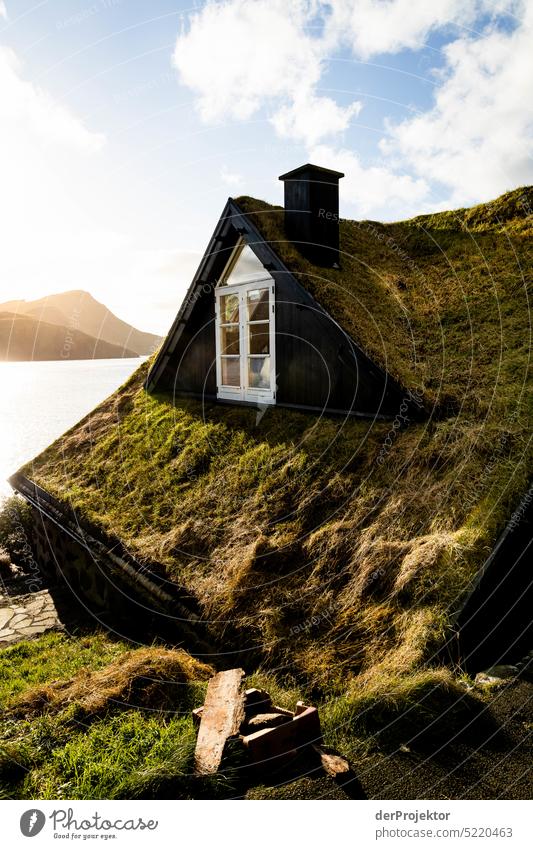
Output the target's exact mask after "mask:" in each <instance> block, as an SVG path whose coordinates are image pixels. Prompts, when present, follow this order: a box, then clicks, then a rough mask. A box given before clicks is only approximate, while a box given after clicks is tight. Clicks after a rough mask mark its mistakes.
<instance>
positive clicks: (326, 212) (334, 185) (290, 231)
mask: <svg viewBox="0 0 533 849" xmlns="http://www.w3.org/2000/svg"><path fill="white" fill-rule="evenodd" d="M341 177H344V174H341V172H340V171H331V170H330V169H329V168H320V167H319V166H318V165H309V164H307V165H302V166H301V167H300V168H295V169H294V171H289V172H288V173H287V174H282V175H281V177H280V178H279V179H280V180H283V182H284V184H285V232H286V234H287V237H288V238H289V239H290V240H291V241H292V242H295V243H296V244H297V246H298V249H299V250H300V252H301V253H302V254H304V256H306V257H307V258H308V259H309V260H311V262H314V263H315V264H316V265H323V266H329V267H331V266H332V265H335V264H336V263H338V262H339V180H340V178H341Z"/></svg>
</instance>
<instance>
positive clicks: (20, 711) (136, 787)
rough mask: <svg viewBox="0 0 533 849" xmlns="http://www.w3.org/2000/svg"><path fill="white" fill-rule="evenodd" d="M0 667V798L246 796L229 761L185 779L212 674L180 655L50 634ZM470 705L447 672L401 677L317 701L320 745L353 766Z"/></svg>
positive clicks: (304, 786)
mask: <svg viewBox="0 0 533 849" xmlns="http://www.w3.org/2000/svg"><path fill="white" fill-rule="evenodd" d="M19 659H22V660H23V663H22V664H21V663H19V662H18V661H19ZM0 663H1V669H2V673H3V679H4V680H3V691H2V693H3V710H2V711H1V712H0V798H20V799H52V798H54V799H55V798H57V799H132V798H166V797H168V798H175V799H184V798H228V797H233V796H236V795H242V794H243V793H245V792H246V790H247V787H248V785H244V784H243V783H242V781H241V780H240V773H239V771H238V769H236V767H237V766H238V765H237V764H235V765H234V767H231V765H230V766H228V768H225V769H224V770H223V772H222V773H221V774H219V775H217V776H213V777H211V778H208V779H206V778H200V777H198V776H194V774H193V755H194V747H195V741H196V735H195V730H194V727H193V724H192V719H191V714H190V711H191V708H192V707H193V706H196V705H199V704H201V703H202V702H203V698H204V695H205V686H206V685H205V679H206V677H208V675H209V674H211V671H212V670H210V669H209V668H208V667H205V666H204V665H203V664H200V663H198V662H197V661H195V660H194V659H193V658H191V657H190V656H188V655H186V654H185V653H184V652H182V651H180V650H177V651H169V650H166V649H162V648H157V647H152V648H141V649H134V650H130V649H128V647H127V646H126V645H125V644H124V643H115V642H114V641H113V640H111V639H110V638H109V637H107V636H105V635H102V634H94V635H91V636H88V637H83V638H75V637H65V636H59V635H47V636H43V637H40V638H39V639H36V640H34V641H31V642H26V643H21V644H19V645H18V646H15V647H13V648H8V649H3V650H0ZM248 684H249V685H250V686H260V687H265V688H266V689H268V691H269V692H270V693H271V695H272V697H273V700H274V702H275V703H277V704H280V705H282V706H285V707H289V708H294V705H295V702H296V700H297V698H300V697H301V696H302V695H303V696H304V697H306V693H305V691H304V692H302V690H297V689H295V688H290V687H287V685H286V683H284V682H283V681H281V680H280V679H279V678H277V677H276V676H274V675H273V674H272V673H269V672H265V671H261V670H260V671H257V672H256V673H255V674H253V675H251V676H250V677H249V678H248ZM309 695H310V694H307V696H309ZM170 705H171V706H172V708H171V709H170ZM471 709H472V705H471V700H470V699H466V696H465V692H464V690H463V689H462V688H461V687H459V686H458V684H457V683H456V682H454V681H453V679H452V677H451V675H450V673H449V672H447V671H445V670H441V671H440V672H427V673H424V674H420V675H419V676H418V680H417V684H416V687H411V688H409V687H406V686H405V682H403V683H402V682H400V680H399V681H398V686H397V688H396V691H395V690H394V689H393V690H391V691H390V692H383V691H381V692H377V691H376V692H374V693H373V695H372V696H370V695H369V694H368V693H366V694H356V693H352V694H351V696H338V697H335V698H333V699H331V700H330V701H329V702H322V703H321V704H320V712H321V717H322V726H323V731H324V735H325V740H326V743H327V744H328V745H334V746H337V747H338V748H339V749H340V750H341V751H342V752H343V753H344V754H345V755H348V756H349V757H350V758H352V760H353V761H354V762H355V763H360V762H361V761H362V760H364V757H365V755H366V754H367V753H368V752H370V751H375V750H376V749H377V748H379V747H381V746H385V750H386V749H387V746H390V745H393V746H394V745H395V741H397V740H398V739H400V740H405V739H407V736H408V735H409V734H412V733H417V732H419V731H421V730H424V729H427V726H428V725H429V726H431V724H432V723H433V724H434V725H435V731H434V733H435V735H437V736H438V734H439V733H441V732H442V723H444V724H445V726H446V727H447V728H449V727H453V723H454V722H457V721H458V720H460V719H461V717H464V715H465V713H468V711H469V710H471ZM406 735H407V736H406ZM324 782H325V779H321V780H320V781H318V782H315V781H310V780H309V779H307V778H302V779H299V780H298V781H296V782H292V783H291V784H290V786H288V787H287V788H286V789H285V788H283V787H282V788H278V789H276V788H275V787H256V788H255V789H254V787H253V784H252V787H251V789H250V788H248V793H247V796H248V798H315V797H316V798H319V797H323V796H324V795H326V796H327V795H331V794H332V795H333V797H335V796H336V795H337V794H336V791H335V789H334V787H333V786H326V785H325V783H324Z"/></svg>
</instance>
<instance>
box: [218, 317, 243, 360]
mask: <svg viewBox="0 0 533 849" xmlns="http://www.w3.org/2000/svg"><path fill="white" fill-rule="evenodd" d="M220 351H221V353H222V354H239V353H240V347H239V325H238V324H227V325H226V326H225V327H221V328H220Z"/></svg>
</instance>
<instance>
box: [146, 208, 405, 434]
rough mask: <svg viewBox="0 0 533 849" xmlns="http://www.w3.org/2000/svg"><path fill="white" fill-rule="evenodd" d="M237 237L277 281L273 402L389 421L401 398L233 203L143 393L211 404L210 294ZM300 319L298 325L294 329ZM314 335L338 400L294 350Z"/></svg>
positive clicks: (394, 385)
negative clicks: (187, 397)
mask: <svg viewBox="0 0 533 849" xmlns="http://www.w3.org/2000/svg"><path fill="white" fill-rule="evenodd" d="M240 239H243V240H244V241H245V242H246V243H247V245H248V246H249V248H250V251H253V255H254V256H255V257H256V258H257V260H258V261H259V262H260V263H261V264H262V266H263V267H264V268H265V269H266V270H267V271H268V272H269V273H270V274H271V275H272V277H273V278H274V279H275V281H276V293H277V294H276V332H277V333H278V336H277V345H278V344H279V345H280V347H281V348H283V351H281V356H277V362H278V369H280V372H281V378H280V380H281V383H282V385H281V386H280V391H279V392H278V395H277V403H278V404H281V405H283V406H287V407H295V408H298V409H307V410H316V411H321V410H324V409H326V410H327V411H328V412H331V413H343V414H350V415H361V416H364V417H368V416H372V417H377V418H393V417H394V416H395V415H396V414H397V413H398V412H399V410H400V407H401V406H402V404H405V402H406V399H405V393H403V392H402V390H401V388H400V387H399V385H398V384H397V383H396V382H395V381H394V379H393V378H392V377H391V376H390V375H388V374H387V373H386V372H384V371H383V370H382V369H381V368H380V367H379V366H377V365H376V364H375V363H373V362H372V361H371V360H370V359H369V358H368V357H367V356H366V354H365V353H364V352H363V351H362V350H361V349H360V348H359V347H358V346H357V344H356V343H355V342H354V341H353V340H352V339H351V338H350V337H349V336H348V334H347V333H346V332H345V331H344V330H343V329H342V328H341V327H340V326H339V324H338V323H337V322H336V321H335V320H334V319H333V318H332V317H331V316H330V315H329V314H328V313H327V312H326V311H325V310H324V309H323V308H322V307H321V306H320V305H319V304H318V303H317V302H316V301H315V300H314V298H313V297H312V296H311V295H310V293H309V292H308V291H307V290H306V289H305V288H304V287H303V286H302V285H301V283H300V282H299V281H298V280H297V279H296V277H295V276H294V275H293V274H292V273H291V272H290V270H289V269H287V268H286V266H285V265H284V263H283V262H282V261H281V259H280V258H279V256H278V255H277V254H276V252H275V250H274V248H273V247H272V246H271V245H270V244H269V243H267V242H265V240H264V239H263V238H262V236H261V234H260V233H259V231H258V230H257V229H256V228H255V226H254V225H253V224H252V223H251V221H250V220H249V219H248V217H247V215H246V214H245V213H243V211H242V210H241V209H240V208H239V206H238V204H237V203H236V202H235V201H234V200H233V199H231V198H230V199H229V200H228V202H227V203H226V206H225V207H224V210H223V212H222V215H221V217H220V219H219V221H218V223H217V226H216V228H215V231H214V233H213V235H212V237H211V239H210V241H209V244H208V246H207V250H206V252H205V254H204V257H203V258H202V261H201V263H200V265H199V267H198V270H197V272H196V274H195V276H194V278H193V281H192V283H191V286H190V287H189V290H188V292H187V295H186V296H185V298H184V300H183V303H182V305H181V307H180V310H179V312H178V315H177V316H176V319H175V321H174V323H173V325H172V327H171V329H170V332H169V334H168V336H167V338H166V340H165V342H164V343H163V346H162V348H161V350H160V351H159V354H158V355H157V358H156V360H155V362H154V364H153V366H152V368H151V369H150V372H149V374H148V377H147V380H146V388H147V389H148V390H149V391H157V390H166V391H174V392H176V393H178V394H181V393H185V394H193V395H197V396H198V397H204V398H208V399H210V400H216V379H215V375H214V368H213V360H214V353H210V352H208V351H207V349H208V347H209V345H210V344H211V340H213V351H214V300H215V298H214V290H215V287H216V285H217V283H218V282H219V279H220V277H221V275H222V273H223V271H224V269H225V268H226V266H227V264H228V261H229V259H230V257H231V254H232V253H233V251H234V248H235V246H236V244H237V243H238V241H239V240H240ZM248 257H250V254H249V253H248ZM252 262H253V260H252ZM295 305H296V308H295ZM298 321H299V322H300V326H299V327H295V326H293V325H294V324H295V322H298ZM283 323H285V324H283ZM313 328H314V331H313ZM311 332H314V334H315V336H314V339H313V340H311V341H310V344H309V345H308V346H307V348H309V349H311V348H315V349H316V348H317V346H321V345H325V346H326V347H327V349H328V351H329V362H328V369H329V375H328V379H329V382H330V383H331V380H332V376H333V378H334V379H335V380H337V382H339V381H340V382H342V383H343V388H340V389H339V388H338V387H337V393H336V395H335V392H332V391H330V389H328V387H327V386H326V387H325V389H323V390H322V391H321V392H318V393H317V392H316V391H315V389H316V387H315V383H316V380H317V378H316V375H317V368H316V364H315V366H313V367H309V364H306V363H305V362H304V359H305V355H306V350H307V348H305V349H304V348H302V347H300V348H298V346H297V345H296V347H295V343H294V339H298V338H301V336H302V335H305V334H307V333H311ZM290 337H293V341H291V338H290ZM291 346H292V347H291ZM322 359H324V358H322ZM176 376H179V379H178V380H177V379H176ZM285 378H286V381H287V382H286V385H285V386H284V385H283V380H284V379H285ZM328 393H329V394H328ZM293 396H294V397H293ZM324 399H325V401H324ZM407 403H408V404H409V403H410V402H408V401H407ZM403 409H405V408H403Z"/></svg>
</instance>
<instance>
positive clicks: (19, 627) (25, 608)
mask: <svg viewBox="0 0 533 849" xmlns="http://www.w3.org/2000/svg"><path fill="white" fill-rule="evenodd" d="M51 629H60V630H62V629H63V626H62V624H61V622H60V619H59V616H58V613H57V610H56V607H55V604H54V602H53V599H52V596H51V595H50V593H49V592H48V590H41V591H40V592H37V593H31V594H30V595H18V596H9V595H5V594H3V593H2V590H1V588H0V648H5V646H8V645H12V644H13V643H17V642H19V641H20V640H27V639H29V638H30V637H35V636H37V635H38V634H44V632H45V631H50V630H51Z"/></svg>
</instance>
